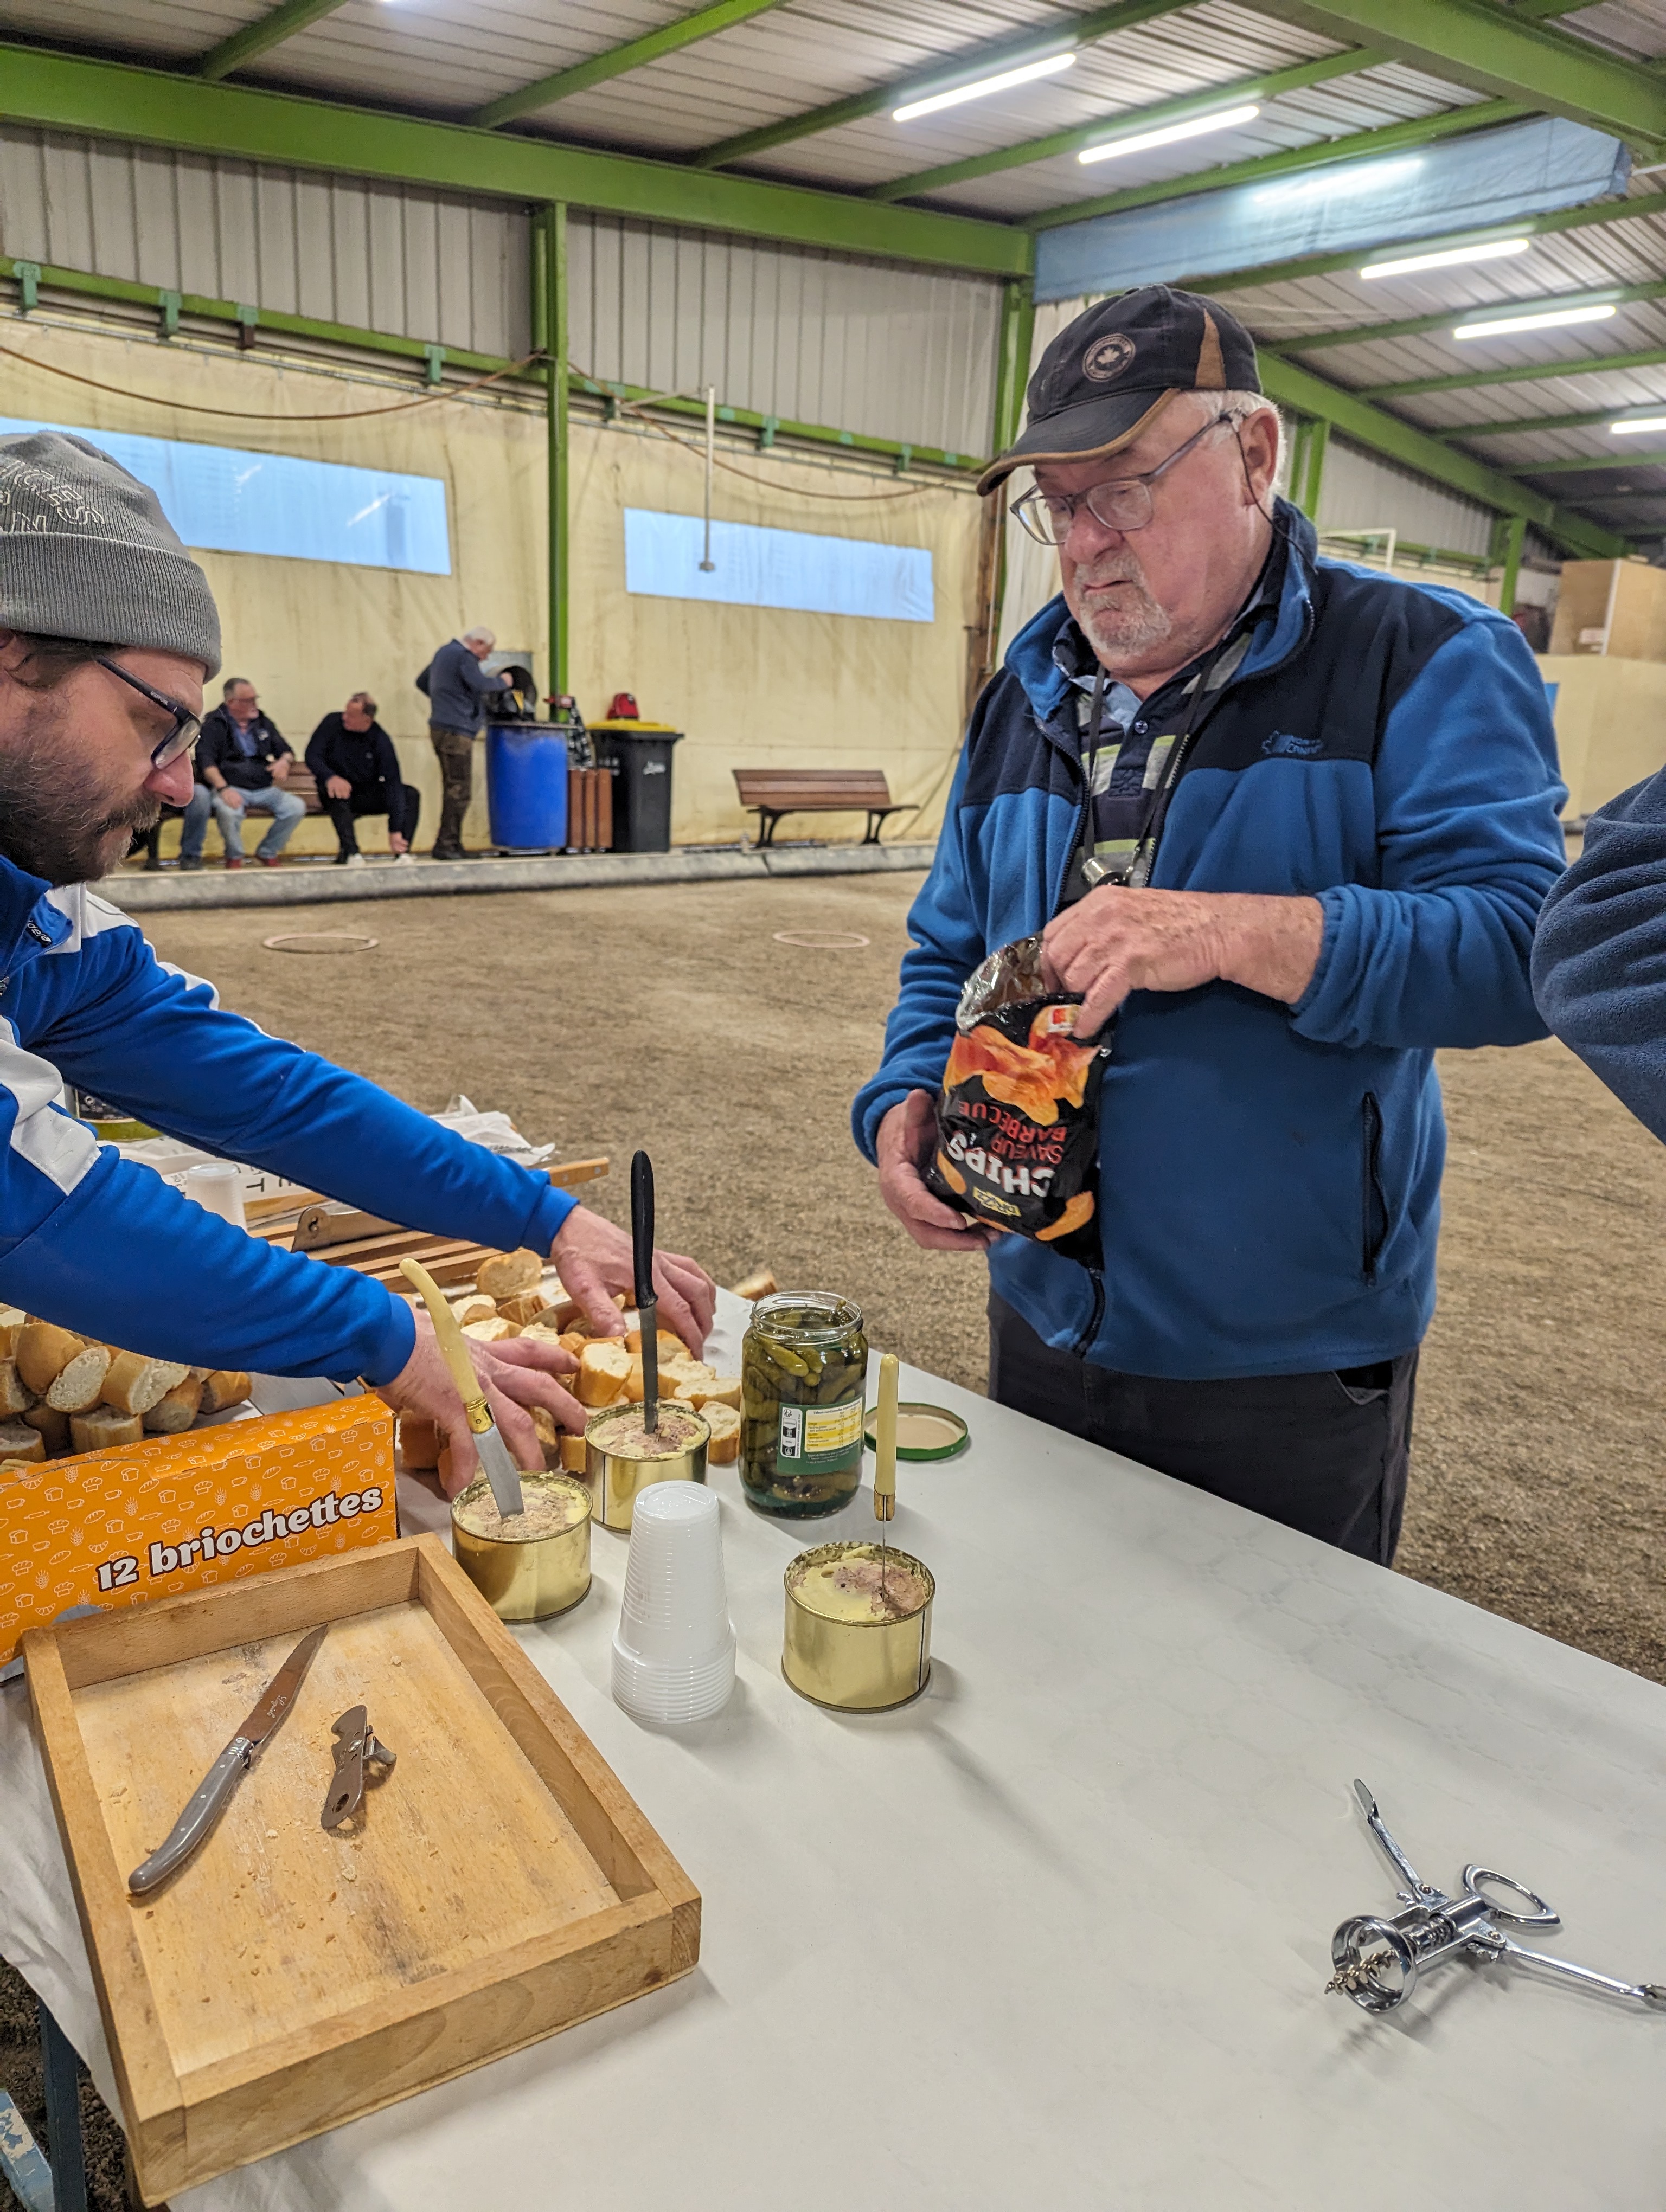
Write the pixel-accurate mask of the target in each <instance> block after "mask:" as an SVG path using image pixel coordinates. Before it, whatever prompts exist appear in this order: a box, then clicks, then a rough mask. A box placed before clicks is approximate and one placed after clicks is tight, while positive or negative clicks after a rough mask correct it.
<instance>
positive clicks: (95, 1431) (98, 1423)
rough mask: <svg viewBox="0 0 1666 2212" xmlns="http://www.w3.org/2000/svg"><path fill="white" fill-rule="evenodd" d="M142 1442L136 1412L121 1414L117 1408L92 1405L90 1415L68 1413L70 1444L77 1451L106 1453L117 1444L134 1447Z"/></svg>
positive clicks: (140, 1426) (142, 1426) (139, 1421)
mask: <svg viewBox="0 0 1666 2212" xmlns="http://www.w3.org/2000/svg"><path fill="white" fill-rule="evenodd" d="M143 1439H144V1423H143V1419H141V1418H140V1416H139V1415H138V1414H137V1413H123V1412H122V1411H121V1409H120V1407H118V1406H94V1408H93V1410H92V1412H91V1413H71V1414H70V1443H72V1444H73V1445H74V1446H75V1448H76V1450H77V1451H78V1452H94V1451H109V1450H110V1449H112V1447H113V1446H115V1445H117V1444H137V1443H143Z"/></svg>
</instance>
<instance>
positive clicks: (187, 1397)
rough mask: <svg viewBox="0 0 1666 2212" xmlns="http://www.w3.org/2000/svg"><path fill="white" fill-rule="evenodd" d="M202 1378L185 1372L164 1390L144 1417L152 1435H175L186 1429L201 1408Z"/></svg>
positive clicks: (147, 1428)
mask: <svg viewBox="0 0 1666 2212" xmlns="http://www.w3.org/2000/svg"><path fill="white" fill-rule="evenodd" d="M202 1404H203V1378H202V1376H200V1375H192V1374H190V1373H189V1372H187V1373H186V1374H185V1376H184V1377H183V1378H182V1380H180V1381H179V1382H178V1383H175V1384H174V1385H173V1389H171V1390H165V1391H164V1392H163V1393H162V1395H161V1397H160V1398H158V1399H157V1401H156V1402H155V1405H154V1406H153V1407H151V1408H150V1411H149V1413H147V1414H146V1415H145V1417H144V1425H145V1428H146V1430H147V1431H148V1432H149V1434H150V1435H151V1436H154V1437H177V1436H179V1435H180V1434H181V1433H182V1432H183V1431H185V1430H186V1429H188V1428H189V1427H190V1426H191V1425H192V1422H193V1421H194V1420H195V1419H196V1418H197V1416H198V1413H199V1412H200V1411H201V1409H202Z"/></svg>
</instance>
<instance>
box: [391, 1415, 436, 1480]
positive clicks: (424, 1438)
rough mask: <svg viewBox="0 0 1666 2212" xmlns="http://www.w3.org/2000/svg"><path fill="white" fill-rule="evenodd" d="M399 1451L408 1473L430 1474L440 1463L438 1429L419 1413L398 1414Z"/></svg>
mask: <svg viewBox="0 0 1666 2212" xmlns="http://www.w3.org/2000/svg"><path fill="white" fill-rule="evenodd" d="M399 1452H400V1455H401V1457H402V1458H403V1459H404V1464H405V1471H406V1473H407V1474H432V1473H433V1472H434V1470H435V1468H437V1467H438V1466H439V1464H440V1431H439V1430H438V1429H437V1428H436V1427H435V1424H434V1423H433V1422H432V1421H425V1420H423V1419H422V1418H421V1416H420V1415H419V1414H416V1413H401V1414H400V1416H399Z"/></svg>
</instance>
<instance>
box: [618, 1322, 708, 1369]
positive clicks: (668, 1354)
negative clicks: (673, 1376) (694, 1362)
mask: <svg viewBox="0 0 1666 2212" xmlns="http://www.w3.org/2000/svg"><path fill="white" fill-rule="evenodd" d="M655 1334H657V1335H658V1337H659V1339H660V1365H661V1366H662V1367H663V1366H664V1365H665V1364H666V1361H667V1360H669V1361H671V1362H672V1364H676V1363H677V1362H678V1361H679V1360H684V1359H692V1358H694V1354H693V1353H692V1352H690V1350H689V1347H688V1346H687V1345H686V1344H684V1341H683V1340H682V1338H681V1337H680V1336H673V1335H672V1333H671V1331H670V1330H669V1329H668V1328H662V1329H659V1330H657V1331H656V1332H655ZM641 1348H642V1332H641V1329H640V1328H633V1329H629V1330H627V1331H626V1333H625V1350H626V1351H627V1352H640V1351H641Z"/></svg>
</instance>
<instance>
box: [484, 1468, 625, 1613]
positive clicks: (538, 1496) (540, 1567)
mask: <svg viewBox="0 0 1666 2212" xmlns="http://www.w3.org/2000/svg"><path fill="white" fill-rule="evenodd" d="M520 1486H521V1490H522V1492H523V1493H524V1495H525V1497H526V1504H527V1508H528V1511H529V1514H530V1515H531V1516H532V1519H533V1520H534V1521H537V1520H538V1519H541V1518H547V1519H549V1520H550V1521H552V1522H555V1523H556V1525H555V1526H553V1527H552V1528H550V1533H549V1534H547V1535H536V1534H535V1535H526V1536H494V1535H489V1534H484V1533H483V1531H482V1530H481V1529H479V1528H471V1527H470V1526H469V1525H468V1522H469V1518H470V1516H471V1509H474V1510H475V1514H476V1517H478V1509H479V1507H480V1505H481V1504H482V1501H484V1504H485V1505H486V1507H487V1508H488V1509H489V1513H490V1515H492V1516H495V1515H496V1506H495V1505H494V1504H493V1501H492V1493H491V1486H490V1484H489V1482H488V1481H487V1480H486V1478H485V1476H484V1475H477V1477H476V1479H475V1480H473V1481H472V1482H471V1484H470V1485H469V1486H468V1488H467V1489H466V1490H465V1491H464V1492H462V1494H461V1496H460V1497H457V1498H453V1500H452V1502H451V1530H452V1547H453V1550H454V1551H455V1553H456V1554H457V1563H458V1565H459V1566H460V1567H461V1568H462V1570H463V1571H464V1573H465V1575H467V1577H468V1578H469V1580H470V1581H471V1583H473V1584H474V1586H475V1588H476V1589H477V1590H478V1591H479V1593H480V1595H481V1596H482V1597H483V1598H484V1599H485V1601H486V1602H487V1604H488V1605H489V1606H490V1607H491V1609H492V1611H493V1612H494V1613H496V1615H497V1617H498V1619H499V1620H550V1618H551V1616H552V1615H553V1614H555V1613H566V1612H569V1610H570V1609H571V1608H572V1607H574V1606H575V1605H576V1604H577V1603H578V1601H579V1600H580V1599H581V1597H583V1595H585V1593H586V1592H587V1590H588V1589H589V1588H590V1519H591V1511H592V1507H591V1502H590V1492H589V1490H588V1489H587V1486H585V1484H583V1483H582V1482H581V1481H580V1480H578V1478H577V1477H576V1476H575V1475H571V1474H523V1475H522V1476H521V1478H520Z"/></svg>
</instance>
